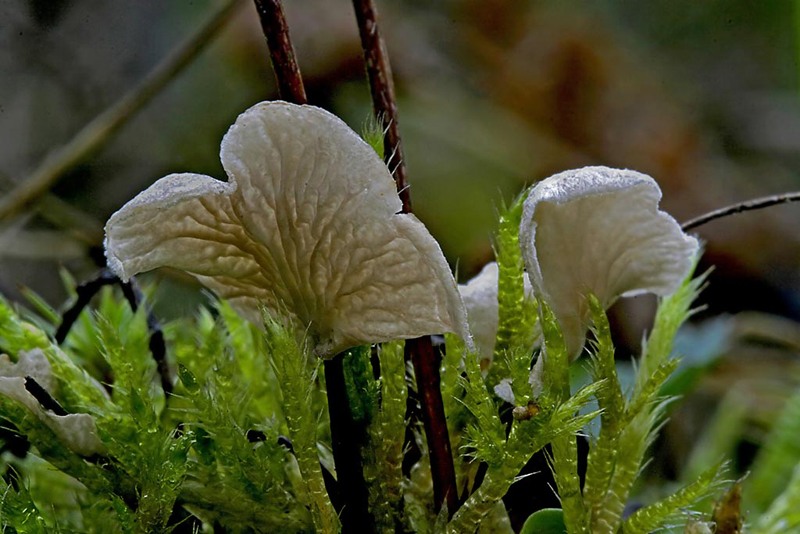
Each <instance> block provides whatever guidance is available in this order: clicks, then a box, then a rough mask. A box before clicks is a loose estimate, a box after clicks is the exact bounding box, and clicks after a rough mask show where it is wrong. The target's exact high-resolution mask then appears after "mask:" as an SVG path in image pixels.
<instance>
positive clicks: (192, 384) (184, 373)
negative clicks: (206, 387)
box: [178, 363, 200, 393]
mask: <svg viewBox="0 0 800 534" xmlns="http://www.w3.org/2000/svg"><path fill="white" fill-rule="evenodd" d="M178 378H180V381H181V383H182V384H183V387H185V388H186V391H188V392H189V393H197V392H198V391H199V390H200V384H198V383H197V378H195V376H194V374H192V372H191V371H190V370H189V368H188V367H186V366H185V365H183V364H182V363H179V364H178Z"/></svg>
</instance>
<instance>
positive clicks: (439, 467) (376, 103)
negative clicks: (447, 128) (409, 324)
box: [353, 0, 458, 515]
mask: <svg viewBox="0 0 800 534" xmlns="http://www.w3.org/2000/svg"><path fill="white" fill-rule="evenodd" d="M353 8H354V9H355V12H356V20H357V21H358V30H359V34H360V35H361V46H362V48H363V49H364V61H365V63H366V67H367V76H368V77H369V86H370V90H371V93H372V106H373V108H374V112H375V116H376V117H377V118H378V120H379V121H381V125H382V126H383V128H384V129H385V130H386V136H385V138H384V159H385V160H386V163H387V165H390V168H392V167H393V168H394V179H395V183H396V184H397V192H398V194H399V195H400V200H401V201H402V203H403V212H404V213H411V195H410V194H409V189H408V184H407V181H406V178H407V176H406V166H405V157H404V155H403V145H402V142H401V139H400V129H399V125H398V121H397V103H396V100H395V95H394V85H393V82H392V69H391V66H390V64H389V56H388V55H387V53H386V47H385V46H384V43H383V39H381V35H380V31H379V28H378V12H377V10H376V8H375V4H374V3H373V2H372V0H353ZM406 354H407V356H408V357H409V358H410V359H411V361H412V363H413V365H414V373H415V375H416V379H417V390H418V392H419V396H420V403H421V406H422V421H423V425H424V427H425V437H426V438H427V440H428V450H429V454H430V461H431V474H432V478H433V495H434V505H435V509H436V511H439V510H440V509H441V507H442V505H443V504H444V503H446V504H447V510H448V513H449V514H450V515H452V514H453V513H454V512H455V511H456V508H457V506H458V493H457V491H456V474H455V466H454V464H453V453H452V450H451V447H450V436H449V435H448V430H447V421H446V419H445V413H444V402H443V400H442V392H441V389H440V387H439V384H440V376H439V358H438V356H437V355H436V353H435V351H434V349H433V344H432V343H431V338H430V336H424V337H420V338H417V339H411V340H408V341H407V342H406Z"/></svg>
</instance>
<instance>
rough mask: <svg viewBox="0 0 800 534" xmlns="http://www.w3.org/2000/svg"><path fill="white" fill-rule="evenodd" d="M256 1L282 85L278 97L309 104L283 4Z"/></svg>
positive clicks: (296, 102)
mask: <svg viewBox="0 0 800 534" xmlns="http://www.w3.org/2000/svg"><path fill="white" fill-rule="evenodd" d="M254 1H255V4H256V11H258V18H259V20H260V21H261V29H262V30H263V32H264V37H266V39H267V47H269V56H270V59H271V60H272V68H273V70H274V71H275V79H276V80H277V82H278V93H279V94H280V95H281V98H283V99H284V100H286V101H287V102H292V103H294V104H305V103H307V102H308V99H307V98H306V90H305V87H304V86H303V77H302V76H301V75H300V68H299V67H298V66H297V60H296V59H295V56H294V47H293V46H292V41H291V39H290V38H289V26H288V25H287V24H286V17H285V16H284V14H283V6H282V5H281V2H280V0H254Z"/></svg>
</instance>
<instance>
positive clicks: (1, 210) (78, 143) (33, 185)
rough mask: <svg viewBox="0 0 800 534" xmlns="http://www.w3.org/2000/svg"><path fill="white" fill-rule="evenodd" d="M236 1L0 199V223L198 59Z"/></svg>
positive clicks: (34, 199) (35, 198)
mask: <svg viewBox="0 0 800 534" xmlns="http://www.w3.org/2000/svg"><path fill="white" fill-rule="evenodd" d="M239 2H241V0H228V1H227V2H226V3H225V4H224V5H223V6H222V8H220V10H219V11H217V13H215V14H214V15H213V16H212V17H211V18H210V19H209V20H208V21H207V22H206V23H205V24H204V25H203V26H202V27H201V28H199V29H198V30H197V32H196V33H195V34H194V35H192V36H191V37H189V38H188V39H187V40H186V41H184V42H183V43H182V44H180V45H179V46H178V47H177V48H176V49H175V50H173V51H172V52H171V53H170V54H169V55H168V56H167V57H166V58H164V60H163V61H162V62H161V63H159V64H158V65H157V66H156V67H155V69H153V70H152V71H151V72H150V73H149V74H148V75H147V76H146V77H145V78H144V79H143V80H142V81H141V82H139V83H138V84H137V85H136V86H135V87H134V88H133V89H131V90H130V91H129V92H128V93H126V94H125V95H124V96H123V97H122V98H120V99H119V100H118V101H117V102H116V103H114V104H113V105H112V106H111V107H110V108H108V109H107V110H106V111H104V112H103V113H101V114H100V115H98V116H97V117H96V118H95V119H94V120H92V121H91V122H90V123H89V124H87V125H86V126H84V127H83V128H82V129H81V130H80V131H79V132H78V133H77V134H76V135H75V137H73V138H72V140H71V141H70V142H69V143H67V144H66V145H64V146H63V147H62V148H61V149H59V150H57V151H55V152H53V153H51V154H50V155H49V156H48V157H47V158H45V160H44V161H43V162H42V164H41V165H39V167H38V168H37V169H36V170H34V171H33V173H32V174H31V175H30V176H29V177H28V178H27V179H25V180H24V181H22V182H20V183H19V185H17V186H16V187H15V188H14V189H13V190H11V191H10V192H9V193H8V194H6V195H4V196H3V198H0V221H2V220H5V219H8V218H10V217H13V216H14V215H16V214H18V213H19V212H20V211H22V210H23V209H25V208H26V207H27V206H29V205H31V204H32V203H34V202H37V201H38V200H39V198H41V196H42V195H44V194H45V193H46V192H47V191H48V190H49V189H50V188H51V187H53V185H54V184H55V183H56V182H57V181H58V180H59V178H61V177H62V176H63V175H64V173H66V172H67V171H69V170H70V169H72V168H73V167H75V166H76V165H77V164H78V163H80V162H81V161H83V160H84V159H86V157H87V156H88V155H89V154H90V153H92V152H93V151H95V150H97V149H99V148H100V147H102V146H103V145H104V144H106V143H107V142H108V141H109V140H110V139H111V138H112V136H113V134H114V133H115V132H116V131H117V130H119V129H120V128H121V127H122V126H123V125H124V124H126V123H127V122H128V120H129V119H130V118H131V117H133V116H134V115H135V114H136V113H137V112H138V111H139V110H141V109H142V108H143V107H144V106H145V105H146V104H147V103H148V102H150V100H152V99H153V97H155V96H156V95H157V94H159V93H160V92H161V90H162V89H163V88H164V87H166V86H167V84H169V82H170V81H172V80H173V79H175V77H176V76H177V75H178V74H179V73H180V72H181V71H182V70H183V69H184V68H185V67H186V66H187V65H189V64H190V63H191V62H192V61H193V60H194V59H195V58H196V57H197V56H198V54H199V53H200V52H201V51H202V50H203V49H204V48H205V47H206V45H207V44H208V43H209V42H210V41H211V39H212V38H213V37H214V36H215V35H216V34H217V33H218V32H219V30H220V29H221V28H222V27H223V26H224V25H225V23H226V22H227V21H228V20H229V19H230V18H231V15H232V14H233V13H234V8H235V7H236V6H237V5H238V4H239Z"/></svg>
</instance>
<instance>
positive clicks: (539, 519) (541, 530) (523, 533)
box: [519, 508, 567, 534]
mask: <svg viewBox="0 0 800 534" xmlns="http://www.w3.org/2000/svg"><path fill="white" fill-rule="evenodd" d="M566 532H567V526H566V525H565V524H564V512H563V510H561V509H560V508H544V509H543V510H538V511H536V512H534V513H532V514H531V515H530V517H528V519H526V520H525V524H523V525H522V530H520V531H519V533H520V534H566Z"/></svg>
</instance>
